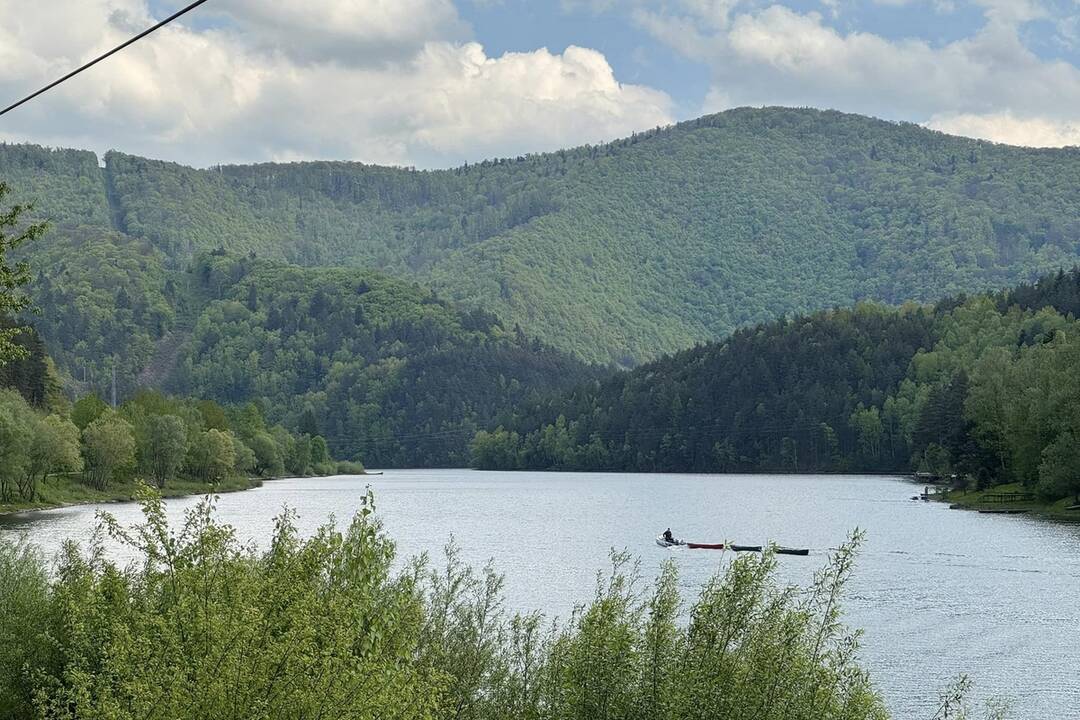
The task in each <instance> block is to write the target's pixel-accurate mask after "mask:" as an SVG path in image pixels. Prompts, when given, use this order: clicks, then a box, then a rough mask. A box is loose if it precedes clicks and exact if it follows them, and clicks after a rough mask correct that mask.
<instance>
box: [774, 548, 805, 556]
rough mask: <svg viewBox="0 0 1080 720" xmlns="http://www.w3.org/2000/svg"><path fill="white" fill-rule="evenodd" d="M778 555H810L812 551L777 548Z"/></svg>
mask: <svg viewBox="0 0 1080 720" xmlns="http://www.w3.org/2000/svg"><path fill="white" fill-rule="evenodd" d="M776 554H777V555H809V554H810V551H809V550H807V549H806V548H786V547H778V548H776Z"/></svg>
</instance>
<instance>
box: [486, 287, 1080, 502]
mask: <svg viewBox="0 0 1080 720" xmlns="http://www.w3.org/2000/svg"><path fill="white" fill-rule="evenodd" d="M1078 297H1080V270H1073V271H1071V272H1068V273H1066V272H1059V273H1056V274H1054V275H1051V276H1047V277H1045V278H1043V279H1041V280H1039V281H1038V282H1036V283H1034V284H1030V285H1025V286H1020V287H1018V288H1015V289H1013V290H1010V291H1005V292H1001V293H996V294H991V295H979V296H973V297H970V298H965V297H958V298H955V299H950V300H944V301H941V302H940V303H938V304H936V305H934V306H919V305H914V304H909V305H905V306H903V307H900V308H890V307H886V306H881V305H874V304H869V303H862V304H860V305H858V306H856V307H855V308H853V309H850V310H843V309H841V310H832V311H826V312H820V313H815V314H812V315H806V316H802V317H797V318H794V319H785V320H779V321H776V322H772V323H767V324H764V325H759V326H756V327H753V328H749V329H746V330H741V331H739V332H736V333H735V334H734V335H732V336H731V337H730V338H729V339H727V340H724V341H722V342H718V343H711V344H708V345H704V346H701V347H698V348H694V349H692V350H688V351H685V352H682V353H678V354H676V355H673V356H671V357H669V358H665V359H662V360H659V361H656V362H654V363H650V364H648V365H645V366H643V367H640V368H638V369H636V370H633V371H630V372H622V373H618V374H616V375H615V376H613V377H611V378H609V379H607V380H603V381H598V382H593V383H591V384H586V385H582V386H580V387H579V388H577V389H576V390H574V391H572V392H569V393H566V394H564V395H563V396H561V397H559V398H558V399H548V400H547V401H546V402H542V403H536V404H533V405H530V406H527V407H521V408H518V409H517V410H516V412H515V413H514V416H513V417H512V418H511V419H510V420H509V421H508V422H507V423H505V424H504V425H502V426H499V427H497V428H489V429H487V430H484V431H481V432H479V433H477V435H476V437H475V438H474V440H473V443H472V451H473V461H474V464H475V466H477V467H481V468H499V469H513V468H531V469H564V470H570V469H580V470H628V471H648V472H652V471H687V472H735V471H774V472H775V471H781V472H807V471H811V472H813V471H829V472H855V471H874V472H906V471H913V470H914V471H925V472H930V473H933V474H936V475H941V476H945V477H954V476H955V478H956V482H957V483H958V484H959V485H964V486H972V487H978V488H987V487H990V486H992V485H996V484H1003V483H1017V482H1018V483H1022V484H1023V485H1025V486H1028V487H1029V488H1031V489H1032V490H1034V491H1037V492H1038V493H1039V494H1041V495H1042V496H1043V497H1045V498H1047V499H1050V500H1056V499H1059V498H1064V497H1077V498H1080V472H1078V471H1077V468H1080V382H1078V377H1077V368H1080V323H1078V322H1077V319H1076V317H1075V315H1074V314H1073V313H1074V312H1075V311H1076V308H1077V298H1078Z"/></svg>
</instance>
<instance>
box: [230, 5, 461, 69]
mask: <svg viewBox="0 0 1080 720" xmlns="http://www.w3.org/2000/svg"><path fill="white" fill-rule="evenodd" d="M214 9H215V10H217V11H218V12H222V13H225V14H226V15H228V16H229V17H230V18H231V19H232V20H233V21H234V22H235V23H236V26H237V28H238V30H239V29H241V28H242V29H243V32H245V33H251V34H252V38H253V39H254V40H255V41H256V42H257V43H258V44H260V45H262V46H263V47H266V48H270V49H273V50H275V51H277V52H280V53H282V54H284V55H286V56H288V57H292V58H296V59H299V60H306V61H320V60H334V61H337V62H342V63H344V64H366V63H370V62H385V61H387V60H405V59H408V57H410V56H411V55H412V53H414V52H416V51H418V50H420V49H421V48H422V47H423V46H424V45H425V44H426V43H428V42H431V41H435V40H462V39H465V38H467V36H468V27H467V26H466V24H465V23H464V22H463V21H462V20H461V18H460V17H459V16H458V13H457V8H455V7H454V3H453V2H452V0H306V2H298V1H296V0H292V1H286V2H268V1H267V0H222V2H221V3H219V4H218V5H216V6H214Z"/></svg>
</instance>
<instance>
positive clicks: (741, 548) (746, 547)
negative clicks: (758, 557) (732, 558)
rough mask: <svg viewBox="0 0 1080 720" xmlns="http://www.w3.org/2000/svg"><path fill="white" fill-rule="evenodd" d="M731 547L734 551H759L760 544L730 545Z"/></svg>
mask: <svg viewBox="0 0 1080 720" xmlns="http://www.w3.org/2000/svg"><path fill="white" fill-rule="evenodd" d="M731 549H732V550H734V551H735V552H761V546H760V545H732V546H731Z"/></svg>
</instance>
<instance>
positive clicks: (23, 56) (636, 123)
mask: <svg viewBox="0 0 1080 720" xmlns="http://www.w3.org/2000/svg"><path fill="white" fill-rule="evenodd" d="M230 2H231V4H230V5H229V6H227V8H228V10H229V13H230V15H231V16H232V18H233V22H230V23H229V24H228V25H226V26H223V27H217V28H214V29H210V30H202V31H196V30H193V29H191V28H190V27H187V26H184V25H181V24H177V25H173V26H169V27H167V28H165V29H163V30H161V31H160V32H159V33H157V34H155V35H153V36H151V37H150V38H148V39H147V40H145V41H143V42H142V43H139V44H137V45H135V46H132V47H131V48H129V49H128V50H126V51H124V52H123V53H120V54H118V55H116V56H114V57H113V58H110V59H109V60H107V61H106V62H105V63H102V64H101V65H99V66H98V67H96V68H94V69H92V70H91V71H89V72H87V73H86V74H84V75H82V76H80V77H78V78H76V79H74V80H72V81H70V82H69V83H66V84H65V85H63V86H61V87H59V88H57V89H56V90H54V91H53V92H51V93H49V94H47V95H45V96H43V97H41V98H39V99H38V100H36V101H34V102H33V103H30V104H28V105H26V106H24V107H23V108H20V109H19V110H16V111H15V112H13V113H11V114H10V115H8V116H6V117H5V118H4V121H3V123H2V124H0V135H2V136H3V137H4V139H6V140H16V141H18V140H24V141H25V140H31V141H35V142H45V143H49V144H62V145H71V146H82V147H92V148H94V149H97V150H103V149H106V148H108V147H116V148H118V149H122V150H126V151H129V152H137V153H142V154H147V155H151V156H154V157H165V158H169V159H177V160H180V161H183V162H190V163H194V164H201V165H205V164H212V163H216V162H243V161H254V160H270V159H281V160H286V159H301V158H339V159H340V158H348V159H356V160H364V161H369V162H383V163H397V164H416V165H421V166H438V165H449V164H456V163H459V162H461V161H463V160H466V159H467V160H475V159H477V158H481V157H486V156H490V155H516V154H520V153H525V152H531V151H538V150H548V149H554V148H557V147H563V146H567V145H574V144H579V143H584V142H596V141H600V140H603V139H609V138H612V137H617V136H621V135H624V134H628V133H629V132H631V131H632V130H636V129H641V128H644V127H652V126H655V125H658V124H665V123H668V122H671V121H672V116H671V100H670V99H669V98H668V96H667V95H666V94H664V93H662V92H659V91H656V90H653V89H650V88H647V87H642V86H635V85H626V84H622V83H620V82H618V80H617V79H616V78H615V76H614V73H613V71H612V68H611V66H610V65H609V64H608V62H607V60H606V59H605V57H604V56H603V55H602V54H601V53H599V52H596V51H594V50H589V49H585V48H578V47H570V48H567V49H566V50H565V51H564V52H562V53H552V52H549V51H547V50H545V49H540V50H536V51H534V52H526V53H508V54H505V55H502V56H500V57H489V56H488V55H487V54H486V53H485V52H484V50H483V48H482V47H481V46H480V45H479V44H476V43H470V42H460V41H458V40H455V39H454V38H455V34H456V33H459V32H460V30H461V25H460V21H459V20H458V19H457V16H456V14H453V13H451V12H450V10H452V6H450V5H449V3H448V2H447V1H446V0H403V2H404V3H406V4H407V5H408V6H409V7H410V8H411V11H410V12H411V13H412V14H414V15H417V16H418V17H417V23H414V24H413V25H412V26H411V27H406V28H405V29H403V30H401V31H400V32H399V31H398V28H400V27H401V26H403V25H404V26H409V23H402V22H399V21H400V20H401V16H400V15H399V14H398V13H399V12H400V9H401V7H403V5H399V4H397V3H394V2H391V1H390V0H387V2H376V1H374V0H373V1H371V2H366V1H365V2H356V1H355V0H314V2H316V3H317V4H318V5H323V6H326V9H327V10H328V11H329V9H331V6H337V7H339V9H341V12H342V14H341V15H340V16H335V22H334V23H333V27H332V28H330V29H329V30H327V31H326V32H325V33H323V32H322V30H321V29H320V28H318V27H315V26H314V25H313V24H311V23H309V24H308V25H307V26H304V25H303V23H304V22H305V21H304V20H303V18H302V17H301V15H302V13H300V10H301V9H302V8H310V7H311V5H310V4H307V3H305V2H304V0H279V2H277V3H276V4H273V7H270V5H271V4H270V3H260V8H261V9H260V10H258V11H257V17H253V18H248V19H245V16H243V15H242V10H243V9H244V8H247V7H248V4H247V3H249V2H254V0H230ZM18 4H19V3H17V1H16V0H0V12H2V13H3V14H4V15H5V17H8V18H13V20H12V21H11V22H5V23H4V25H3V27H2V28H0V92H3V94H4V95H5V96H10V97H17V96H19V95H21V94H24V93H25V92H27V91H29V90H32V89H36V87H38V86H40V85H42V84H44V83H45V82H47V81H48V80H51V79H53V78H54V77H56V76H58V75H60V74H62V73H63V72H64V71H66V70H68V69H70V68H71V67H73V66H75V65H77V64H78V63H79V62H82V61H84V60H85V59H88V58H89V57H92V56H93V55H95V54H97V53H100V52H101V51H102V50H104V49H106V48H108V47H111V46H113V45H115V44H118V43H119V42H121V41H122V40H124V39H126V38H127V37H129V36H130V35H131V34H132V32H133V31H134V30H138V29H141V28H143V27H146V26H147V25H149V24H150V22H151V19H150V17H149V13H148V11H147V8H146V6H145V4H144V0H52V1H51V2H50V3H48V5H49V10H48V11H42V12H34V13H30V12H22V11H18V8H17V7H16V6H17V5H18ZM251 7H254V5H252V6H251ZM425 8H427V9H428V10H431V11H432V12H433V13H434V14H433V15H429V16H428V20H430V22H429V23H428V24H427V25H424V24H423V22H421V21H420V19H419V15H420V14H422V12H423V11H424V9H425ZM380 9H381V10H383V11H385V13H384V14H383V15H382V16H378V12H377V11H379V10H380ZM361 10H362V12H361ZM440 12H441V14H440ZM371 13H375V15H372V14H371ZM53 15H55V17H52V16H53ZM376 16H378V17H380V18H381V19H380V20H379V22H376V23H374V24H370V25H368V24H365V18H367V19H371V18H372V17H376ZM59 18H64V22H62V23H61V22H58V19H59ZM431 18H436V19H435V20H431ZM438 18H442V19H441V20H439V19H438ZM248 20H250V22H248ZM290 24H294V25H296V27H297V28H298V29H299V32H300V36H302V37H305V38H307V40H305V42H308V41H310V42H312V43H313V45H312V47H314V48H315V49H316V50H317V52H308V51H304V52H298V51H296V49H295V48H284V47H281V39H282V37H281V35H280V33H281V32H282V31H283V29H284V28H285V27H287V26H290ZM241 26H242V27H243V28H244V31H243V32H241V31H240V29H239V28H240V27H241ZM420 26H422V27H423V30H422V32H421V31H419V30H417V27H420ZM57 27H64V28H65V31H64V32H63V33H57V32H56V28H57ZM320 33H321V34H320ZM313 35H318V37H316V38H314V39H312V36H313ZM424 35H431V36H432V38H430V39H423V38H422V36H424ZM371 48H381V49H380V50H379V52H377V53H374V54H373V53H372V52H370V50H371ZM374 60H378V61H374Z"/></svg>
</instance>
